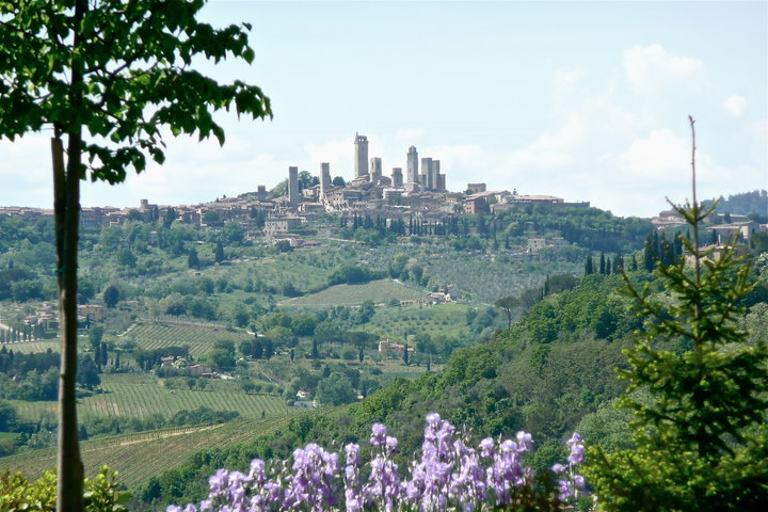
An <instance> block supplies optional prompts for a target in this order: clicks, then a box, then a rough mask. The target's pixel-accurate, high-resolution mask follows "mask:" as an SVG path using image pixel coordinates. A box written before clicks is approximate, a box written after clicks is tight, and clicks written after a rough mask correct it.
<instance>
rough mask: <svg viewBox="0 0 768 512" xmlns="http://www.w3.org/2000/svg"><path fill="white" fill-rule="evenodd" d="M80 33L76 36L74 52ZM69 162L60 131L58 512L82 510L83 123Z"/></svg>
mask: <svg viewBox="0 0 768 512" xmlns="http://www.w3.org/2000/svg"><path fill="white" fill-rule="evenodd" d="M87 8H88V4H87V0H78V1H77V3H76V5H75V13H74V18H73V20H72V21H73V23H74V24H75V26H79V25H80V22H81V21H82V20H83V18H84V16H85V13H86V10H87ZM79 43H80V36H79V34H78V33H76V34H75V38H74V41H73V46H74V48H75V50H76V51H77V49H78V46H79ZM76 51H75V53H73V58H72V76H71V86H72V87H71V91H72V92H71V94H70V98H69V102H70V106H71V107H72V109H73V110H74V111H78V110H79V109H81V108H82V106H83V91H82V89H81V88H80V87H78V86H79V85H81V84H82V83H83V71H82V60H81V58H80V56H79V55H78V54H77V52H76ZM66 132H67V164H66V170H65V168H64V155H63V146H62V143H61V138H60V136H61V133H60V132H59V131H58V130H57V132H56V137H55V138H54V140H53V145H52V150H53V166H54V170H53V172H54V196H55V199H54V211H55V217H56V249H57V256H58V285H59V319H60V327H59V332H60V334H61V369H60V374H59V449H58V460H57V467H58V487H57V494H56V510H57V512H81V511H83V510H84V504H83V478H84V469H83V462H82V459H81V457H80V441H79V439H78V435H79V432H78V425H77V399H76V395H75V385H76V382H77V242H78V238H79V233H78V232H79V228H80V222H79V217H80V179H81V177H82V160H81V153H82V126H81V125H80V124H79V123H73V124H72V125H70V126H69V127H68V129H67V131H66Z"/></svg>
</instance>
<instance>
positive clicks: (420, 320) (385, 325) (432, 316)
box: [367, 303, 472, 339]
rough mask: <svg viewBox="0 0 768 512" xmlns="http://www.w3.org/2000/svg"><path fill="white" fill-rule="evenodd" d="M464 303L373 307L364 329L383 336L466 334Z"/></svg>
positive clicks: (467, 308) (402, 337) (465, 306)
mask: <svg viewBox="0 0 768 512" xmlns="http://www.w3.org/2000/svg"><path fill="white" fill-rule="evenodd" d="M471 308H472V306H468V305H466V304H455V303H453V304H439V305H432V306H430V305H423V304H420V305H409V306H400V307H391V306H387V307H380V308H376V314H375V315H374V316H373V318H372V319H371V321H370V326H369V327H368V329H367V330H369V331H370V332H373V333H376V334H378V335H380V336H382V337H385V338H392V339H404V338H405V337H406V336H407V335H409V334H416V333H422V332H424V333H427V334H429V335H430V336H433V335H446V336H464V337H466V336H468V335H469V334H468V332H467V331H466V317H467V310H469V309H471Z"/></svg>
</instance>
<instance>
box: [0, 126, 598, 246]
mask: <svg viewBox="0 0 768 512" xmlns="http://www.w3.org/2000/svg"><path fill="white" fill-rule="evenodd" d="M353 143H354V148H353V149H354V177H353V178H352V179H351V180H350V181H345V180H344V179H343V178H341V177H338V176H337V177H336V178H333V179H332V178H331V169H330V164H329V163H327V162H323V163H321V164H320V173H319V177H318V176H317V175H315V176H313V175H312V174H311V173H310V172H308V171H302V172H301V173H300V172H299V168H298V167H293V166H291V167H289V168H288V173H287V186H284V187H282V188H284V189H285V190H284V193H283V194H281V195H277V196H276V195H275V193H274V191H268V190H267V188H266V186H264V185H259V186H258V187H257V190H256V191H255V192H250V193H246V194H242V195H240V196H238V197H223V198H217V199H216V200H215V201H211V202H207V203H202V204H196V205H173V206H171V205H165V206H158V205H156V204H150V202H149V200H146V199H143V200H141V203H140V205H139V206H138V208H117V207H109V206H107V207H93V208H83V209H82V211H81V214H80V223H81V227H82V228H83V229H93V228H99V227H102V226H110V225H119V224H122V223H123V222H125V221H126V220H132V219H135V220H155V219H160V218H165V216H167V215H168V213H169V210H173V213H172V215H173V216H174V217H175V219H176V220H178V221H180V222H184V223H189V224H194V225H199V226H205V225H206V224H207V222H206V220H208V219H211V218H215V219H216V221H217V222H219V223H220V222H228V221H233V220H236V221H240V222H242V223H243V225H244V226H245V227H246V229H247V228H248V227H249V226H252V225H253V224H255V223H254V212H257V213H258V214H261V215H262V216H263V217H262V218H264V219H265V220H264V222H263V228H262V230H263V233H255V232H253V231H251V232H250V233H249V234H250V235H251V236H258V235H260V234H263V235H265V236H267V237H270V238H277V239H280V238H286V237H288V236H289V235H290V234H291V232H292V231H293V230H295V229H296V228H297V227H298V226H301V225H303V224H306V223H307V222H308V221H310V220H312V219H313V218H315V217H316V216H317V215H318V214H321V213H326V212H327V213H340V214H342V215H344V216H349V217H352V216H354V215H358V216H369V217H380V218H382V219H386V222H388V223H389V222H393V221H399V220H403V219H406V220H407V219H409V218H412V219H417V220H424V221H433V222H439V221H440V219H444V218H445V217H446V216H447V215H456V214H461V213H467V214H474V213H492V212H495V211H499V210H503V209H508V208H519V207H521V206H524V205H530V204H531V203H547V204H553V205H562V206H565V205H570V206H574V205H576V206H580V207H585V208H588V207H589V203H588V202H579V203H566V202H565V201H564V200H563V199H562V198H559V197H555V196H548V195H520V194H517V191H513V192H509V191H508V190H488V189H487V186H486V184H485V183H469V184H467V187H466V189H465V190H464V191H461V192H450V191H448V190H446V179H445V178H446V176H445V174H444V173H443V172H442V170H441V167H440V160H439V159H436V158H431V157H422V158H419V153H418V151H417V149H416V147H414V146H411V147H410V148H408V152H407V155H406V162H407V167H406V169H405V173H403V168H402V167H393V168H392V170H391V172H390V174H389V176H387V175H385V174H384V172H383V169H382V160H381V158H380V157H371V158H369V157H368V138H367V137H366V136H365V135H359V134H355V138H354V141H353ZM307 177H309V178H310V179H309V180H307V179H306V178H307ZM211 212H214V213H211ZM0 215H14V216H15V215H18V216H23V217H25V218H28V219H30V220H33V219H35V218H40V217H44V216H52V215H53V210H49V209H40V208H24V207H0Z"/></svg>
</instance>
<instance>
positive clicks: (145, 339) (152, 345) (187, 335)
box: [119, 321, 253, 357]
mask: <svg viewBox="0 0 768 512" xmlns="http://www.w3.org/2000/svg"><path fill="white" fill-rule="evenodd" d="M252 338H253V335H251V334H248V333H247V332H245V331H243V330H233V329H227V328H226V327H225V326H223V325H216V324H205V323H193V322H189V323H182V322H178V323H176V322H166V321H158V322H153V321H144V322H139V323H137V324H135V325H134V326H132V327H131V328H130V329H128V331H127V332H125V333H124V334H122V335H120V336H119V339H121V340H128V341H133V342H135V343H136V345H137V346H138V347H139V348H141V349H143V350H153V349H156V348H161V347H170V346H185V345H186V346H188V347H189V353H190V354H191V355H192V356H194V357H198V356H201V355H203V354H205V353H206V352H207V351H208V349H210V348H211V346H212V345H213V344H214V343H215V342H216V341H220V340H231V341H234V342H235V345H238V344H239V343H240V342H241V341H243V340H246V339H252Z"/></svg>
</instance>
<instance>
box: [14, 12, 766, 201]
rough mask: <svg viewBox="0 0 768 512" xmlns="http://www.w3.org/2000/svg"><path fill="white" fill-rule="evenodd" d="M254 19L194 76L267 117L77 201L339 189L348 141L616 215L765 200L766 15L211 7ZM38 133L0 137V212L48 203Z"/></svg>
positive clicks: (175, 142)
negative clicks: (297, 182) (230, 86)
mask: <svg viewBox="0 0 768 512" xmlns="http://www.w3.org/2000/svg"><path fill="white" fill-rule="evenodd" d="M204 13H205V17H206V19H207V21H210V22H211V23H213V24H214V25H217V26H222V25H224V24H229V23H238V22H241V21H247V22H250V23H252V24H253V31H252V34H251V43H252V46H253V48H254V50H255V52H256V59H255V61H254V64H253V65H252V66H244V65H239V64H235V63H233V62H227V63H224V64H223V65H220V66H218V67H216V68H213V67H207V66H206V67H205V68H204V69H205V70H206V71H207V72H209V73H211V74H212V75H213V76H214V77H216V78H217V79H219V80H231V79H234V78H238V79H243V80H246V81H248V82H250V83H253V84H257V85H259V86H261V87H262V88H263V89H264V91H265V92H266V94H267V95H268V96H269V97H270V98H271V99H272V102H273V103H272V104H273V108H274V113H275V117H274V120H272V121H266V122H255V123H254V122H250V121H242V122H239V123H238V122H237V120H236V119H235V118H234V116H230V117H226V116H225V117H223V118H221V120H222V122H223V123H224V125H225V129H226V130H227V143H226V145H225V146H224V147H223V148H219V147H218V144H217V143H215V142H212V141H208V142H204V143H200V144H198V143H197V142H196V139H187V138H179V139H173V138H169V139H168V141H167V142H168V144H169V149H168V152H167V162H166V164H165V165H164V166H163V167H158V166H152V167H150V168H149V169H148V170H147V171H146V172H145V173H144V174H142V175H141V176H135V175H132V176H130V177H129V179H128V180H127V182H126V183H125V184H123V185H120V186H115V187H110V186H108V185H93V184H85V186H84V190H83V204H84V205H85V206H99V205H114V206H134V205H138V203H139V199H140V198H147V199H149V200H150V202H153V203H159V204H189V203H196V202H203V201H208V200H213V199H215V198H216V197H221V196H223V195H227V196H233V195H237V194H240V193H243V192H248V191H253V190H256V187H257V185H259V184H264V185H266V186H267V188H272V187H273V186H274V185H275V184H277V183H278V182H279V181H280V180H282V179H284V178H285V177H286V176H287V171H288V166H289V165H297V166H299V168H300V169H301V170H308V171H310V172H311V173H312V174H319V171H320V163H321V162H330V164H331V174H332V175H333V176H342V177H344V178H345V179H349V178H351V177H352V174H353V164H352V157H353V144H352V141H353V138H354V135H355V132H359V133H360V134H364V135H367V136H368V140H369V142H370V150H369V156H380V157H382V159H383V168H384V172H385V174H387V175H388V174H389V173H390V172H391V169H392V167H405V155H406V152H407V149H408V147H409V146H410V145H415V146H416V148H417V149H418V152H419V156H420V157H427V156H428V157H432V158H434V159H439V160H440V161H441V169H442V172H443V173H445V174H446V175H447V185H448V188H449V189H450V190H464V189H465V188H466V184H467V183H468V182H476V181H484V182H486V183H487V184H488V188H489V189H506V190H509V191H512V190H513V189H517V191H518V193H521V194H551V195H556V196H560V197H563V198H564V199H565V200H566V201H590V202H591V203H592V204H593V205H594V206H597V207H600V208H603V209H607V210H610V211H612V212H613V213H614V214H617V215H622V216H629V215H638V216H652V215H655V214H656V213H658V211H659V210H662V209H665V208H666V202H665V197H669V198H670V199H672V200H673V201H675V202H681V201H685V200H686V199H688V198H690V197H691V192H690V184H689V183H690V131H689V127H688V119H687V116H688V114H691V115H693V116H694V117H695V118H696V120H697V125H696V126H697V139H698V150H699V152H698V169H699V175H698V183H699V197H700V198H702V199H703V198H709V197H715V196H719V195H721V194H722V195H726V196H727V195H728V194H733V193H738V192H747V191H751V190H754V189H757V188H768V78H767V76H768V2H765V1H753V2H735V1H729V2H690V1H687V2H626V1H622V2H620V1H610V2H575V1H570V2H549V1H539V2H515V1H498V2H446V1H431V2H426V1H424V2H394V1H386V2H385V1H379V2H362V1H355V2H351V1H350V2H341V1H335V2H329V1H317V2H292V1H285V0H283V1H280V2H267V1H246V0H240V1H238V0H211V1H210V2H209V5H208V6H206V7H205V10H204ZM48 137H50V133H46V132H42V133H41V134H35V135H31V136H28V137H26V138H25V139H23V140H22V141H20V142H16V143H13V144H11V143H9V142H7V141H3V142H0V205H5V206H7V205H27V206H39V207H50V205H51V203H52V199H51V196H52V192H51V185H50V181H51V170H50V156H49V153H48V144H49V143H48Z"/></svg>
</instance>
